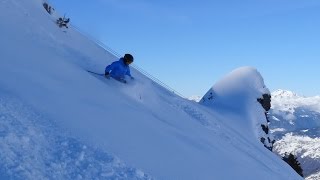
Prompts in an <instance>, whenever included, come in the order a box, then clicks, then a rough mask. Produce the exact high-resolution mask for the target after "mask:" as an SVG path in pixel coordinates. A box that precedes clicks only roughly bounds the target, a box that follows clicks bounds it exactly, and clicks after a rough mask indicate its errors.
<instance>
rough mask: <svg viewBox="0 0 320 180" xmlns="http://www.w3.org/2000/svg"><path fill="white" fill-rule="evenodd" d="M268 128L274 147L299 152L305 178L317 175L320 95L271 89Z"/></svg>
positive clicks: (319, 169) (319, 167) (319, 164)
mask: <svg viewBox="0 0 320 180" xmlns="http://www.w3.org/2000/svg"><path fill="white" fill-rule="evenodd" d="M271 102H272V106H271V110H270V121H271V122H270V128H271V132H272V133H273V134H274V136H275V137H276V139H277V141H276V143H275V148H274V150H275V151H276V152H277V153H278V154H280V155H284V154H285V153H286V152H288V153H293V154H294V155H296V156H298V160H299V162H300V163H301V166H302V168H303V170H304V175H305V176H310V177H308V178H307V179H320V96H315V97H304V96H299V95H297V94H296V93H293V92H291V91H285V90H277V91H275V92H273V93H272V101H271Z"/></svg>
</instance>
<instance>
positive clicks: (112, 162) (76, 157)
mask: <svg viewBox="0 0 320 180" xmlns="http://www.w3.org/2000/svg"><path fill="white" fill-rule="evenodd" d="M1 94H3V93H1ZM25 107H26V106H25V105H24V104H23V103H22V102H20V101H19V100H17V99H13V98H8V97H3V96H2V97H1V98H0V149H1V151H0V152H1V153H0V161H1V165H0V178H1V179H152V178H151V177H149V176H148V175H147V174H145V173H143V172H142V171H141V170H138V169H135V168H131V167H128V166H126V165H125V164H124V163H122V162H121V161H120V160H119V159H118V158H117V157H115V156H113V155H110V154H108V153H106V152H102V151H101V150H99V149H96V148H94V147H92V146H89V145H86V144H84V143H82V142H81V141H79V140H77V139H75V138H72V137H70V136H68V135H66V134H64V133H61V132H60V131H59V130H58V129H57V127H56V126H55V125H54V123H53V122H50V120H48V119H45V118H44V117H42V116H41V115H38V114H36V113H34V112H33V110H32V109H30V108H25ZM27 107H28V106H27Z"/></svg>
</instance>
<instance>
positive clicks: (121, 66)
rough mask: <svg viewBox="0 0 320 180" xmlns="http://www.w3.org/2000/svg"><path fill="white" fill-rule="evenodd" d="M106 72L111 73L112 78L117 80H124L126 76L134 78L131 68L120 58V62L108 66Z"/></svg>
mask: <svg viewBox="0 0 320 180" xmlns="http://www.w3.org/2000/svg"><path fill="white" fill-rule="evenodd" d="M105 72H106V73H107V72H108V73H110V76H111V77H113V78H115V79H124V78H125V75H128V76H130V77H132V76H131V73H130V68H129V66H128V65H127V64H126V63H125V62H124V59H123V58H120V59H119V60H118V61H115V62H113V63H111V64H110V65H108V66H107V67H106V69H105Z"/></svg>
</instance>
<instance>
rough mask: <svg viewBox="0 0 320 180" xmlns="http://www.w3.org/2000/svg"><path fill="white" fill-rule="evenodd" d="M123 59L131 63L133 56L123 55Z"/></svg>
mask: <svg viewBox="0 0 320 180" xmlns="http://www.w3.org/2000/svg"><path fill="white" fill-rule="evenodd" d="M123 58H124V59H125V61H127V62H129V63H132V62H133V56H132V55H131V54H125V55H124V57H123Z"/></svg>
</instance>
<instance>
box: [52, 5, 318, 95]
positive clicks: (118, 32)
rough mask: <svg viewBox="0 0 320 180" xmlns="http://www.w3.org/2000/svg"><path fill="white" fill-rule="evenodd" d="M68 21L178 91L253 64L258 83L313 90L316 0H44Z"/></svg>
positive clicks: (200, 90)
mask: <svg viewBox="0 0 320 180" xmlns="http://www.w3.org/2000/svg"><path fill="white" fill-rule="evenodd" d="M50 3H52V5H53V6H54V7H55V8H56V9H57V11H58V12H60V13H61V14H63V13H66V15H67V16H68V17H70V18H71V23H72V24H74V25H76V26H78V27H79V28H80V29H81V30H82V31H84V32H86V33H89V34H90V35H92V36H93V37H95V38H96V39H98V40H100V41H102V42H103V43H105V44H106V45H107V46H109V47H111V48H112V49H113V50H115V51H116V52H117V53H119V54H124V53H127V52H128V53H131V54H133V55H134V56H135V65H137V66H139V67H141V68H143V69H144V70H146V71H147V72H149V73H150V74H152V75H153V76H155V77H157V78H158V79H160V80H161V81H163V82H164V83H166V84H167V85H169V86H170V87H172V88H173V89H175V90H177V91H178V92H180V93H181V94H183V95H184V96H186V97H189V96H192V95H200V96H202V95H204V94H205V93H206V92H207V91H208V90H209V89H210V88H211V87H212V85H213V84H214V83H215V82H217V81H218V80H219V79H221V78H222V77H223V76H224V75H226V74H227V73H229V72H230V71H232V70H234V69H235V68H238V67H241V66H253V67H255V68H257V69H258V71H259V72H260V73H261V74H262V76H263V78H264V81H265V84H266V86H267V87H268V88H269V89H270V90H271V91H274V90H276V89H286V90H291V91H294V92H296V93H298V94H301V95H306V96H314V95H320V83H319V77H320V71H319V70H318V69H319V68H320V62H319V61H320V1H318V0H242V1H239V0H224V1H216V0H202V1H196V0H190V1H188V0H187V1H186V0H184V1H182V0H175V1H172V0H170V1H169V0H161V1H146V0H135V1H129V0H90V1H89V0H87V1H84V0H83V1H76V0H69V1H65V0H51V1H50Z"/></svg>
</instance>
